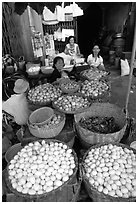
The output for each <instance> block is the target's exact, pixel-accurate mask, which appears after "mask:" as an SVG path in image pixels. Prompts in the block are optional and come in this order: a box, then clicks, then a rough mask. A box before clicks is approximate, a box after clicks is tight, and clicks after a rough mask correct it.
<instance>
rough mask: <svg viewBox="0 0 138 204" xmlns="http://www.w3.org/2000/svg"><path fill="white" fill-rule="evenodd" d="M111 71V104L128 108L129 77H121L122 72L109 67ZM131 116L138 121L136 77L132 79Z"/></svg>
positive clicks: (129, 107)
mask: <svg viewBox="0 0 138 204" xmlns="http://www.w3.org/2000/svg"><path fill="white" fill-rule="evenodd" d="M106 70H108V71H110V76H109V80H110V81H111V98H110V102H111V103H114V104H116V105H118V106H120V107H121V108H125V106H126V98H127V92H128V84H129V76H123V77H122V76H120V70H119V69H115V68H112V67H107V68H106ZM128 113H129V116H130V117H132V118H135V119H136V77H135V76H133V77H132V83H131V90H130V95H129V103H128Z"/></svg>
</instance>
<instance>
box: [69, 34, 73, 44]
mask: <svg viewBox="0 0 138 204" xmlns="http://www.w3.org/2000/svg"><path fill="white" fill-rule="evenodd" d="M71 38H73V39H74V41H75V37H74V36H73V35H71V36H69V37H68V43H69V41H70V39H71Z"/></svg>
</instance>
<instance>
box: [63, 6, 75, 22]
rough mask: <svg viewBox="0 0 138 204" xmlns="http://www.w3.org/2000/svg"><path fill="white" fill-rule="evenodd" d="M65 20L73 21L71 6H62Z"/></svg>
mask: <svg viewBox="0 0 138 204" xmlns="http://www.w3.org/2000/svg"><path fill="white" fill-rule="evenodd" d="M64 13H65V21H73V10H72V6H66V7H65V8H64Z"/></svg>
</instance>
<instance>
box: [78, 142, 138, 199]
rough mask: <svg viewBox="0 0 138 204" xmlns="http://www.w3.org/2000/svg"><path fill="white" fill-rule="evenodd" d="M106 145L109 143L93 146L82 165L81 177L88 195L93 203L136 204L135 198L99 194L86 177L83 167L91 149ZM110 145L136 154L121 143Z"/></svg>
mask: <svg viewBox="0 0 138 204" xmlns="http://www.w3.org/2000/svg"><path fill="white" fill-rule="evenodd" d="M106 144H109V143H104V144H99V145H94V146H92V147H91V148H89V150H88V151H87V152H86V153H85V154H84V156H83V160H82V164H81V165H80V166H81V175H82V180H83V183H84V185H85V188H86V191H87V192H88V195H89V196H90V198H91V199H92V200H93V202H136V198H135V197H131V198H122V197H113V196H110V195H106V194H104V193H103V192H99V191H98V190H97V189H96V188H94V187H92V185H91V184H90V183H89V180H88V178H87V177H86V175H85V172H84V167H83V166H84V160H85V158H86V156H87V155H88V153H89V151H91V149H95V148H98V147H101V146H103V145H106ZM110 144H114V145H117V146H120V147H122V148H128V149H130V150H133V152H134V153H136V151H135V150H134V149H133V148H130V147H129V146H127V145H125V144H121V143H110Z"/></svg>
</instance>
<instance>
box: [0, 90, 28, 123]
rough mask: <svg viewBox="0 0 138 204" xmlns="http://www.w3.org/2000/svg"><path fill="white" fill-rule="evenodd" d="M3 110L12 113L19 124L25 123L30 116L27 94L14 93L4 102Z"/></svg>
mask: <svg viewBox="0 0 138 204" xmlns="http://www.w3.org/2000/svg"><path fill="white" fill-rule="evenodd" d="M2 110H4V111H5V112H7V113H9V114H10V115H12V116H13V117H14V119H15V122H16V123H17V124H18V125H25V124H26V123H27V120H28V117H29V109H28V103H27V99H26V95H25V94H24V93H23V94H14V95H12V96H11V97H10V98H9V99H8V100H7V101H5V102H3V104H2Z"/></svg>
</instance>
